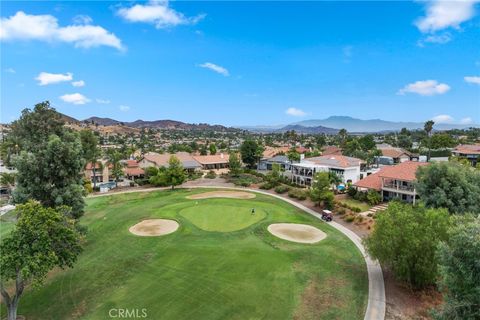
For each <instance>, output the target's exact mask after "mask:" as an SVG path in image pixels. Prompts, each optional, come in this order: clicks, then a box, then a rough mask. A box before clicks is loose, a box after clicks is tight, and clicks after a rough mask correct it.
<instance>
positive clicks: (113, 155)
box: [107, 150, 123, 188]
mask: <svg viewBox="0 0 480 320" xmlns="http://www.w3.org/2000/svg"><path fill="white" fill-rule="evenodd" d="M107 158H108V163H109V164H110V165H111V166H112V176H113V177H114V178H115V188H117V187H118V180H119V179H120V177H121V176H123V170H122V163H121V162H120V161H121V160H122V154H121V153H120V152H118V151H117V150H111V151H110V152H108V154H107Z"/></svg>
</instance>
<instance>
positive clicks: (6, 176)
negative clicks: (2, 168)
mask: <svg viewBox="0 0 480 320" xmlns="http://www.w3.org/2000/svg"><path fill="white" fill-rule="evenodd" d="M0 184H1V185H2V186H5V187H7V190H8V194H10V193H11V191H12V188H13V186H14V185H15V173H10V172H2V173H1V174H0Z"/></svg>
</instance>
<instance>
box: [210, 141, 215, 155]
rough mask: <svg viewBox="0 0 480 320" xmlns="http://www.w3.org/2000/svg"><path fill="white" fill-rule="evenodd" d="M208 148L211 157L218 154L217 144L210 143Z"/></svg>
mask: <svg viewBox="0 0 480 320" xmlns="http://www.w3.org/2000/svg"><path fill="white" fill-rule="evenodd" d="M208 148H209V150H210V154H211V155H214V154H216V153H217V146H215V143H210V146H209V147H208Z"/></svg>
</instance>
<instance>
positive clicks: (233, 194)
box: [187, 191, 255, 200]
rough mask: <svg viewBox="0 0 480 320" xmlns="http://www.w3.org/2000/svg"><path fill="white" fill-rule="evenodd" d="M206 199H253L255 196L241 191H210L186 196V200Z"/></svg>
mask: <svg viewBox="0 0 480 320" xmlns="http://www.w3.org/2000/svg"><path fill="white" fill-rule="evenodd" d="M208 198H231V199H253V198H255V195H254V194H253V193H250V192H243V191H210V192H204V193H199V194H194V195H191V196H187V199H192V200H199V199H208Z"/></svg>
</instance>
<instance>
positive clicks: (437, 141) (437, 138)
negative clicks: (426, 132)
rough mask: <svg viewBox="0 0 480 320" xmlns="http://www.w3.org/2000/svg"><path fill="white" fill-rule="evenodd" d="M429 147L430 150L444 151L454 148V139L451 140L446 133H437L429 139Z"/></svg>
mask: <svg viewBox="0 0 480 320" xmlns="http://www.w3.org/2000/svg"><path fill="white" fill-rule="evenodd" d="M430 140H431V142H430V145H431V147H432V149H446V148H453V147H455V146H456V144H457V143H456V142H455V139H453V138H452V137H451V136H450V135H449V134H448V133H437V134H434V135H432V136H431V137H430Z"/></svg>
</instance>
